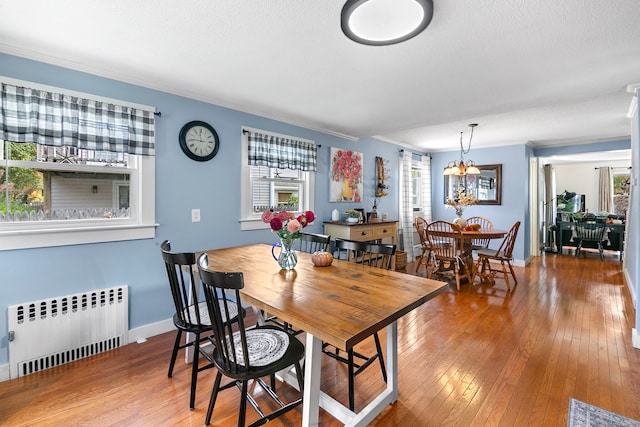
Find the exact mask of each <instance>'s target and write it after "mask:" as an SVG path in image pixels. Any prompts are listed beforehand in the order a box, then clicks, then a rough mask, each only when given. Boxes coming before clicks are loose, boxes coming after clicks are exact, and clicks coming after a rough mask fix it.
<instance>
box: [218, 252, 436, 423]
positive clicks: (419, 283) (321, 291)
mask: <svg viewBox="0 0 640 427" xmlns="http://www.w3.org/2000/svg"><path fill="white" fill-rule="evenodd" d="M206 252H207V254H208V257H209V269H211V270H216V271H228V272H229V271H242V272H243V274H244V280H245V287H244V289H242V290H241V296H242V299H243V302H245V303H248V304H251V305H253V306H254V307H255V308H256V309H258V310H263V311H265V312H267V313H269V315H273V316H276V317H278V318H279V319H280V320H281V321H283V322H286V323H289V324H291V325H293V326H294V327H295V328H296V329H302V330H304V331H305V332H306V350H305V351H306V355H305V369H304V371H305V372H304V374H305V380H304V396H303V398H304V403H303V417H302V421H303V422H302V424H303V425H305V426H308V425H309V426H315V425H318V415H319V407H320V406H322V407H323V408H324V409H325V410H326V411H328V412H329V413H331V415H333V416H334V417H336V418H337V419H339V420H340V421H341V422H343V423H344V424H345V425H350V426H365V425H367V424H368V423H369V422H370V421H371V420H373V419H374V418H375V417H376V416H377V415H378V414H379V413H380V412H381V411H382V410H383V409H384V408H385V407H386V406H387V405H388V404H390V403H393V402H395V401H396V400H397V398H398V363H397V362H398V360H397V359H398V358H397V324H396V321H397V320H398V319H399V318H400V317H402V316H404V315H405V314H407V313H409V312H410V311H412V310H413V309H415V308H417V307H419V306H420V305H422V304H424V303H425V302H426V301H428V300H429V299H431V298H433V297H435V296H436V295H438V294H439V293H441V292H443V291H444V290H445V289H446V286H447V284H446V283H445V282H440V281H436V280H430V279H426V278H424V277H419V276H413V275H409V274H405V273H401V272H396V271H391V270H383V269H378V268H372V267H369V266H366V265H358V264H353V263H348V262H346V261H341V260H334V261H333V263H332V264H331V265H330V266H327V267H316V266H314V265H313V263H312V261H311V256H312V255H311V254H307V253H303V252H298V253H297V256H298V264H297V265H296V267H295V269H293V270H288V271H287V270H281V269H280V267H279V265H278V263H277V262H275V261H274V259H273V258H272V255H271V245H266V244H252V245H247V246H239V247H232V248H224V249H215V250H209V251H206ZM383 328H386V334H387V345H386V349H387V350H386V362H387V377H388V380H387V385H386V388H385V390H384V391H382V392H381V394H380V395H379V396H378V397H377V398H375V399H374V400H373V401H371V402H369V403H368V404H367V406H365V407H364V408H363V409H361V410H360V412H358V413H354V412H352V411H350V410H349V409H348V408H347V407H345V406H344V405H343V404H341V403H340V402H337V401H336V400H335V399H333V398H332V397H330V396H328V395H327V394H325V393H324V392H322V391H321V390H320V367H321V357H322V342H323V341H324V342H326V343H329V344H331V345H333V346H335V347H337V348H340V349H343V350H347V349H350V348H352V347H353V346H355V345H356V344H358V343H359V342H361V341H363V340H364V339H366V338H368V337H370V336H371V335H372V334H373V333H374V332H376V331H379V330H381V329H383ZM293 385H295V384H293ZM345 387H346V381H345Z"/></svg>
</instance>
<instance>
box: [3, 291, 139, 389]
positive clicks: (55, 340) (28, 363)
mask: <svg viewBox="0 0 640 427" xmlns="http://www.w3.org/2000/svg"><path fill="white" fill-rule="evenodd" d="M8 309H9V313H8V314H9V369H10V377H11V378H18V377H21V376H24V375H28V374H32V373H34V372H39V371H42V370H45V369H49V368H52V367H54V366H58V365H63V364H65V363H69V362H73V361H74V360H78V359H82V358H85V357H89V356H92V355H94V354H98V353H102V352H104V351H107V350H111V349H113V348H117V347H120V346H123V345H126V344H127V343H128V335H129V290H128V287H127V286H116V287H113V288H105V289H98V290H92V291H88V292H82V293H78V294H72V295H67V296H61V297H55V298H47V299H43V300H40V301H32V302H26V303H22V304H15V305H11V306H9V308H8Z"/></svg>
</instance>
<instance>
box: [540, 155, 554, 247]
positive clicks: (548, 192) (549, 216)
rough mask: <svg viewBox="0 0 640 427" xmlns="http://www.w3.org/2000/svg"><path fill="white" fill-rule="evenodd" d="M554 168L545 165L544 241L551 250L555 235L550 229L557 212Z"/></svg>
mask: <svg viewBox="0 0 640 427" xmlns="http://www.w3.org/2000/svg"><path fill="white" fill-rule="evenodd" d="M553 172H554V170H553V166H552V165H550V164H546V165H544V169H543V173H544V230H543V231H542V232H543V240H544V243H545V246H546V247H547V248H551V246H550V244H551V242H552V241H553V233H552V231H551V229H550V227H551V226H552V225H553V224H554V223H555V221H556V219H555V212H556V205H557V201H556V197H557V195H556V190H555V187H556V186H555V179H554V178H555V177H554V173H553Z"/></svg>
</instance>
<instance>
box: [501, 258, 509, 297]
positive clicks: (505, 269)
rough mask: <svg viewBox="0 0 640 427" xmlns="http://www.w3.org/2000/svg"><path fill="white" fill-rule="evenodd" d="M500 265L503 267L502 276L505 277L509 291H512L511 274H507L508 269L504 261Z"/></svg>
mask: <svg viewBox="0 0 640 427" xmlns="http://www.w3.org/2000/svg"><path fill="white" fill-rule="evenodd" d="M500 264H501V266H502V276H503V277H504V282H505V283H506V285H507V290H509V291H510V290H511V286H510V284H509V274H507V267H506V266H505V265H504V261H500Z"/></svg>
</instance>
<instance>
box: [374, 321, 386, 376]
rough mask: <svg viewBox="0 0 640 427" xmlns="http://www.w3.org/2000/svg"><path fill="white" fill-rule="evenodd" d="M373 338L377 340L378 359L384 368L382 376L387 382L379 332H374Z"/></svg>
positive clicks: (381, 367)
mask: <svg viewBox="0 0 640 427" xmlns="http://www.w3.org/2000/svg"><path fill="white" fill-rule="evenodd" d="M373 339H374V341H375V342H376V351H377V352H378V361H379V362H380V369H382V378H383V379H384V382H385V383H386V382H387V369H386V368H385V366H384V358H383V357H382V346H381V345H380V337H379V336H378V333H377V332H376V333H374V334H373Z"/></svg>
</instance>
